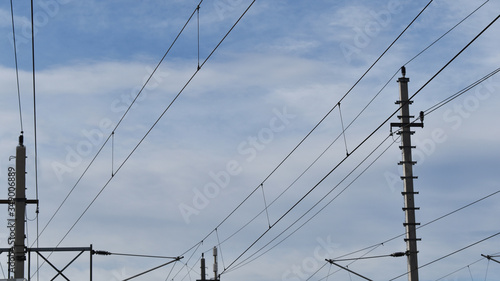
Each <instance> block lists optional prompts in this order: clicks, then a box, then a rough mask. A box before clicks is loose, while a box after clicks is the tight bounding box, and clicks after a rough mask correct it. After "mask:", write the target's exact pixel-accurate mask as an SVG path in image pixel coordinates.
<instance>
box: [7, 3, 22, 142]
mask: <svg viewBox="0 0 500 281" xmlns="http://www.w3.org/2000/svg"><path fill="white" fill-rule="evenodd" d="M10 15H11V18H12V40H13V43H14V60H15V63H16V82H17V99H18V104H19V121H20V125H21V134H23V132H24V128H23V113H22V112H23V111H22V108H21V90H20V87H19V67H18V64H17V45H16V28H15V24H14V5H13V4H12V0H10Z"/></svg>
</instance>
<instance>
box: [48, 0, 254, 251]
mask: <svg viewBox="0 0 500 281" xmlns="http://www.w3.org/2000/svg"><path fill="white" fill-rule="evenodd" d="M255 1H256V0H254V1H252V2H251V3H250V5H249V6H248V7H247V9H246V10H245V11H244V12H243V13H242V14H241V16H240V17H239V18H238V20H236V22H235V23H234V24H233V26H232V27H231V28H230V29H229V31H228V32H227V33H226V34H225V35H224V36H223V38H222V39H221V40H220V41H219V43H218V44H217V45H216V46H215V47H214V48H213V49H212V51H211V52H210V54H209V55H208V56H207V58H206V59H205V60H204V61H203V62H202V64H201V65H200V68H199V69H197V70H196V71H195V72H194V73H193V75H192V76H191V77H190V78H189V79H188V81H187V82H186V83H185V84H184V86H183V87H182V89H181V90H180V91H179V92H178V93H177V95H176V96H175V97H174V99H173V100H172V101H171V102H170V104H169V105H168V106H167V107H166V108H165V110H164V111H163V112H162V114H161V115H160V116H159V117H158V118H157V120H156V121H155V122H154V123H153V125H152V126H151V127H150V128H149V130H148V131H147V132H146V134H145V135H144V136H143V137H142V138H141V140H140V141H139V142H138V143H137V144H136V146H135V147H134V148H133V149H132V151H131V152H130V153H129V154H128V155H127V157H126V158H125V160H124V161H123V162H122V163H121V164H120V165H119V167H118V168H117V169H116V171H115V175H116V174H117V173H118V172H119V171H120V170H121V168H122V167H123V166H124V165H125V163H126V162H127V161H128V159H129V158H130V157H131V156H132V154H133V153H134V152H135V151H136V150H137V148H138V147H139V146H140V145H141V143H142V142H143V141H144V139H145V138H146V137H147V136H148V135H149V133H150V132H151V131H152V130H153V129H154V128H155V126H156V125H157V124H158V122H159V121H160V120H161V119H162V118H163V116H164V115H165V114H166V113H167V111H168V110H169V109H170V107H171V106H172V105H173V104H174V102H175V101H176V100H177V98H178V97H179V96H180V95H181V94H182V93H183V92H184V90H185V89H186V88H187V86H188V85H189V84H190V83H191V81H192V80H193V79H194V77H195V76H196V75H197V74H198V73H199V71H200V70H201V69H202V67H203V66H204V65H205V63H206V62H207V61H208V60H209V59H210V58H211V57H212V55H213V54H214V53H215V51H216V50H217V49H218V48H219V47H220V45H221V44H222V43H223V42H224V40H225V39H226V38H227V36H228V35H229V34H230V33H231V32H232V31H233V29H234V28H235V27H236V26H237V25H238V23H239V22H240V21H241V19H242V18H243V17H244V16H245V15H246V13H247V12H248V11H249V10H250V8H251V7H252V6H253V4H254V3H255ZM108 139H109V138H108ZM113 178H114V177H111V178H109V180H108V181H107V182H106V183H105V184H104V186H103V187H102V188H101V190H100V191H99V192H98V193H97V195H96V196H95V197H94V198H93V199H92V201H91V202H90V203H89V204H88V206H87V207H86V208H85V210H84V211H83V212H82V214H81V215H80V216H79V217H78V218H77V220H76V221H75V223H73V225H72V226H71V227H70V229H69V230H68V231H67V232H66V234H65V235H64V236H63V238H62V239H61V240H60V241H59V243H58V244H57V246H56V247H58V246H59V245H60V244H61V243H62V242H63V241H64V239H65V238H66V237H67V236H68V235H69V233H70V232H71V231H72V230H73V228H74V227H75V226H76V224H78V222H79V221H80V220H81V218H82V217H83V216H84V215H85V213H86V212H87V211H88V210H89V208H90V207H91V206H92V205H93V203H94V202H95V201H96V200H97V198H98V197H99V196H100V195H101V193H102V192H103V191H104V190H105V189H106V187H107V186H108V185H109V183H110V182H111V180H112V179H113Z"/></svg>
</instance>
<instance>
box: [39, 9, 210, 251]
mask: <svg viewBox="0 0 500 281" xmlns="http://www.w3.org/2000/svg"><path fill="white" fill-rule="evenodd" d="M202 2H203V0H201V1H200V3H199V4H198V5H200V4H201V3H202ZM195 13H196V9H195V10H194V11H193V13H192V14H191V15H190V16H189V18H188V20H187V21H186V23H185V24H184V26H183V27H182V28H181V30H180V31H179V33H178V34H177V36H176V37H175V39H174V41H173V42H172V43H171V44H170V47H169V48H168V49H167V51H166V52H165V54H164V55H163V57H162V58H161V59H160V61H159V62H158V64H157V65H156V67H155V68H154V69H153V71H152V72H151V75H150V76H149V77H148V79H147V80H146V81H145V82H144V84H143V86H142V88H141V89H140V90H139V92H138V93H137V95H136V97H135V98H134V99H133V100H132V102H131V103H130V105H129V107H128V108H127V110H126V111H125V112H124V113H123V115H122V117H121V118H120V120H119V121H118V123H117V124H116V126H115V128H114V129H113V131H112V133H111V134H110V135H109V136H108V137H107V139H106V140H105V141H104V143H103V144H102V146H101V148H100V149H99V150H98V151H97V153H96V155H95V156H94V158H92V160H91V161H90V163H89V164H88V166H87V167H86V168H85V170H84V171H83V173H82V175H81V176H80V177H79V178H78V180H77V181H76V183H75V184H74V185H73V187H72V188H71V190H70V191H69V193H68V194H67V195H66V197H65V198H64V200H63V201H62V202H61V204H60V205H59V207H58V208H57V209H56V211H55V212H54V214H53V215H52V217H51V218H50V219H49V221H48V222H47V224H46V225H45V226H44V228H43V229H42V231H41V232H40V234H39V235H38V236H40V235H41V234H42V233H43V232H44V231H45V229H46V228H47V226H49V224H50V223H51V222H52V220H53V219H54V217H55V216H56V214H57V213H58V212H59V210H60V209H61V207H62V206H63V205H64V204H65V203H66V201H67V199H68V197H69V196H70V195H71V194H72V193H73V191H74V190H75V188H76V187H77V186H78V185H79V183H80V182H81V180H82V179H83V177H84V176H85V175H86V174H87V171H88V170H89V169H90V166H92V165H93V163H94V162H95V160H96V158H97V156H99V154H100V153H101V151H102V150H103V149H104V147H105V146H106V144H107V143H108V141H109V140H110V138H111V137H112V136H113V133H114V132H115V131H116V129H117V128H118V127H119V126H120V124H121V123H122V121H123V119H124V118H125V116H126V115H127V114H128V112H129V111H130V109H131V108H132V106H133V105H134V104H135V102H136V101H137V99H138V98H139V96H140V95H141V94H142V92H143V91H144V89H145V88H146V86H147V84H148V83H149V81H150V80H151V79H152V78H153V76H154V74H155V73H156V71H157V70H158V68H159V67H160V65H161V64H162V63H163V61H164V60H165V58H166V57H167V55H168V54H169V53H170V50H171V49H172V48H173V46H174V45H175V44H176V42H177V40H178V39H179V37H180V36H181V35H182V33H183V32H184V30H185V29H186V27H187V25H188V24H189V22H190V21H191V19H192V18H193V16H194V15H195ZM155 124H156V123H155ZM148 133H149V132H148ZM141 142H142V140H141ZM115 174H116V172H115ZM37 241H38V238H37ZM32 246H33V245H32Z"/></svg>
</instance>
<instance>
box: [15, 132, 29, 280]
mask: <svg viewBox="0 0 500 281" xmlns="http://www.w3.org/2000/svg"><path fill="white" fill-rule="evenodd" d="M15 206H16V217H15V220H16V231H15V241H14V260H15V262H14V263H15V270H14V278H24V262H25V261H26V253H25V251H24V249H25V245H24V239H25V235H24V215H25V212H26V147H25V146H24V145H23V136H22V135H21V136H19V145H18V146H17V147H16V199H15Z"/></svg>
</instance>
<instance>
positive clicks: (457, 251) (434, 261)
mask: <svg viewBox="0 0 500 281" xmlns="http://www.w3.org/2000/svg"><path fill="white" fill-rule="evenodd" d="M498 235H500V232H497V233H495V234H492V235H490V236H488V237H486V238H483V239H481V240H479V241H476V242H474V243H472V244H469V245H467V246H465V247H462V248H460V249H458V250H455V251H453V252H451V253H449V254H447V255H444V256H442V257H440V258H437V259H435V260H433V261H430V262H428V263H426V264H424V265H421V266H419V267H418V269H421V268H423V267H426V266H428V265H431V264H433V263H436V262H438V261H441V260H443V259H445V258H448V257H450V256H452V255H454V254H456V253H459V252H461V251H463V250H466V249H468V248H470V247H473V246H476V245H477V244H479V243H482V242H484V241H486V240H489V239H491V238H494V237H495V236H498ZM409 273H410V272H405V273H403V274H401V275H398V276H397V277H395V278H392V279H390V280H389V281H393V280H396V279H398V278H399V277H403V276H405V275H407V274H409Z"/></svg>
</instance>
